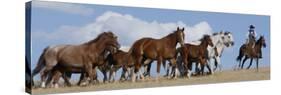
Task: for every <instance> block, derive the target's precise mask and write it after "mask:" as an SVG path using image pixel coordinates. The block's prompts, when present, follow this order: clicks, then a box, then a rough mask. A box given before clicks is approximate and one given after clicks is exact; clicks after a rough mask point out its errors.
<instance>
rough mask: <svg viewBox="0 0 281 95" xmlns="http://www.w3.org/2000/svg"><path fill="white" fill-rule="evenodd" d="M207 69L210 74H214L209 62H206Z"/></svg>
mask: <svg viewBox="0 0 281 95" xmlns="http://www.w3.org/2000/svg"><path fill="white" fill-rule="evenodd" d="M207 68H208V70H209V73H210V74H214V71H213V68H212V65H211V64H210V60H208V62H207Z"/></svg>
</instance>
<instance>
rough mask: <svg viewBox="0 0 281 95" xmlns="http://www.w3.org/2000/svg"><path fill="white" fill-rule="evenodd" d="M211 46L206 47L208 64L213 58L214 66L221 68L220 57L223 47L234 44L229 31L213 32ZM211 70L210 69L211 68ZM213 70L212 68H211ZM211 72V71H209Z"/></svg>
mask: <svg viewBox="0 0 281 95" xmlns="http://www.w3.org/2000/svg"><path fill="white" fill-rule="evenodd" d="M211 39H212V42H213V44H214V46H213V47H210V46H209V47H208V64H210V61H211V59H214V63H215V68H214V70H216V69H217V68H219V69H220V70H222V64H221V61H220V57H221V56H222V52H223V50H224V48H225V47H231V46H233V45H234V39H233V36H232V34H231V32H223V31H221V32H217V33H213V34H212V36H211ZM211 66H212V65H211ZM211 70H212V69H211ZM212 71H213V70H212ZM211 73H213V72H211Z"/></svg>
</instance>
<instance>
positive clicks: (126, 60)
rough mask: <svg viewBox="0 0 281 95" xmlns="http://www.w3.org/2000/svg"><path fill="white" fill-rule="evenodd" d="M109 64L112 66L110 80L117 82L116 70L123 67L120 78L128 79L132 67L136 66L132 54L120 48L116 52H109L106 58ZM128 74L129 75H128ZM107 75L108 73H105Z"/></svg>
mask: <svg viewBox="0 0 281 95" xmlns="http://www.w3.org/2000/svg"><path fill="white" fill-rule="evenodd" d="M106 61H107V62H108V64H109V66H110V67H111V68H110V70H108V71H110V72H109V82H115V75H116V71H117V70H119V69H120V68H122V74H121V78H120V79H125V80H127V79H128V78H127V77H128V72H130V71H131V70H130V69H131V68H132V67H133V66H134V63H133V58H132V56H131V55H130V54H129V53H128V52H125V51H122V50H118V51H117V52H116V53H114V54H109V55H108V56H107V58H106ZM126 74H127V76H126ZM104 76H106V75H104Z"/></svg>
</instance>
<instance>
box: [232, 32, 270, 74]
mask: <svg viewBox="0 0 281 95" xmlns="http://www.w3.org/2000/svg"><path fill="white" fill-rule="evenodd" d="M262 47H266V43H265V38H264V36H261V37H260V38H259V39H258V40H257V42H255V45H254V47H252V46H249V45H246V44H243V45H242V46H241V47H240V49H239V55H238V57H237V58H236V60H237V61H239V65H238V67H239V68H240V67H241V69H243V66H244V63H245V61H246V60H247V59H249V58H250V59H251V60H250V64H249V66H248V67H247V69H249V68H250V67H251V65H252V61H253V59H256V64H257V65H256V66H257V71H258V70H259V59H260V58H261V56H262V51H261V48H262ZM243 57H244V59H243V62H242V65H241V60H242V58H243Z"/></svg>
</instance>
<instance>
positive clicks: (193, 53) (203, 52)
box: [177, 35, 213, 78]
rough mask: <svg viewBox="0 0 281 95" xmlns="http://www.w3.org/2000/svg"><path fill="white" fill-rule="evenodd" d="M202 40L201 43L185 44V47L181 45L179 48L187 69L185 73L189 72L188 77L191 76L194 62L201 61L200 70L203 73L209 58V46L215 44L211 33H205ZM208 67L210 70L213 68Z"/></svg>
mask: <svg viewBox="0 0 281 95" xmlns="http://www.w3.org/2000/svg"><path fill="white" fill-rule="evenodd" d="M200 41H201V43H200V45H192V44H185V45H184V47H180V48H178V50H177V51H178V52H179V53H180V56H181V57H182V61H183V63H184V69H185V70H186V72H185V74H187V77H188V78H189V77H190V76H191V70H192V62H196V63H200V66H201V71H200V72H201V74H203V72H204V67H205V65H206V64H207V59H208V58H207V57H208V55H207V54H208V51H207V47H208V45H210V46H213V42H212V40H211V38H210V36H209V35H204V36H203V38H202V39H200ZM196 67H197V66H196ZM207 67H208V69H209V70H210V69H211V68H210V67H209V66H208V65H207Z"/></svg>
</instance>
